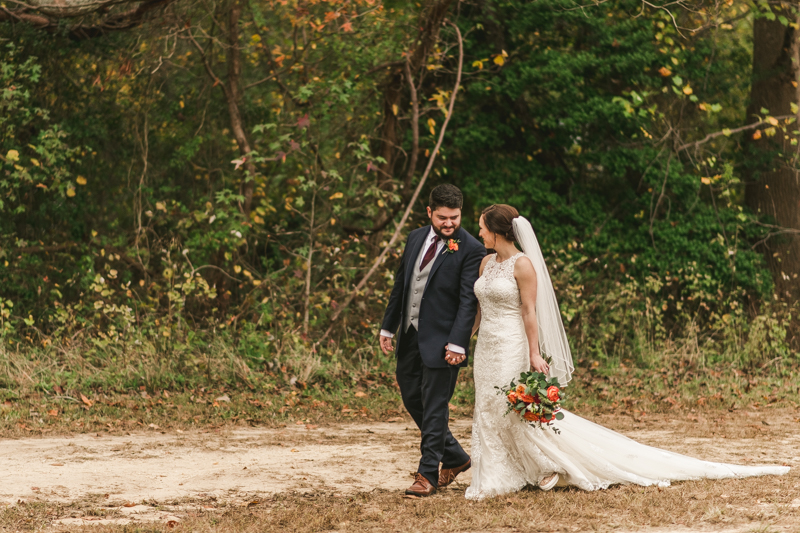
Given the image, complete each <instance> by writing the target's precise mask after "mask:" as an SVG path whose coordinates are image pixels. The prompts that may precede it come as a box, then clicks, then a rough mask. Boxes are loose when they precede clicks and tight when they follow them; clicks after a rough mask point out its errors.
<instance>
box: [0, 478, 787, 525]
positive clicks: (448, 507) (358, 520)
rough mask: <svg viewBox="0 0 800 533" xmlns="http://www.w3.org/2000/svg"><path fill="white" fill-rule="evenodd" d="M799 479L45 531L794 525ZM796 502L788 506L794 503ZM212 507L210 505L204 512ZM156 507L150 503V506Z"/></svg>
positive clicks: (236, 511) (380, 494)
mask: <svg viewBox="0 0 800 533" xmlns="http://www.w3.org/2000/svg"><path fill="white" fill-rule="evenodd" d="M799 482H800V476H798V474H797V473H791V474H789V475H787V476H783V477H768V478H759V479H755V480H752V479H751V480H724V481H707V480H704V481H690V482H683V483H677V484H675V485H673V486H672V487H669V488H666V489H659V488H653V487H650V488H643V487H635V486H620V487H614V488H611V489H608V490H605V491H599V492H584V491H581V490H577V489H555V490H553V491H551V492H542V491H540V490H538V489H534V488H529V489H525V490H523V491H521V492H519V493H516V494H513V495H511V496H507V497H500V498H495V499H491V500H488V501H483V502H471V501H466V500H464V497H463V492H464V488H465V487H464V486H456V487H455V488H452V489H446V490H444V491H442V492H440V493H439V494H437V495H435V496H433V497H431V498H427V499H406V498H403V497H402V496H401V495H400V494H397V493H394V492H391V493H390V492H387V491H381V490H376V491H373V492H371V493H361V494H356V495H351V496H347V495H340V494H331V493H306V494H283V495H277V496H273V497H266V498H264V499H259V500H254V501H251V502H249V503H247V504H243V505H237V506H230V505H226V504H216V503H215V502H213V501H206V502H194V503H189V504H183V505H181V507H182V508H183V509H184V512H182V513H180V516H181V521H180V523H179V524H178V525H177V526H175V527H170V526H168V525H167V524H165V523H164V524H159V523H153V524H149V525H147V524H145V525H141V524H140V525H133V524H130V525H86V526H77V525H73V526H63V525H59V526H56V527H53V528H52V529H51V530H52V531H63V532H73V531H92V532H97V533H100V532H133V531H176V532H177V531H193V532H212V531H213V532H223V531H225V532H228V531H230V532H237V533H249V532H264V533H267V532H284V531H290V530H302V531H304V532H307V533H312V532H317V531H354V532H360V531H412V532H413V531H420V532H423V531H424V532H430V531H434V532H435V531H608V530H613V529H643V528H648V527H650V528H656V527H657V528H676V529H679V528H691V529H693V530H702V529H705V530H719V529H723V528H724V529H728V528H745V527H749V528H751V529H761V530H764V529H765V528H767V527H773V528H774V527H777V528H781V529H784V528H789V529H792V530H796V529H797V528H798V527H800V510H799V509H798V504H797V502H795V496H796V493H797V488H798V486H799V485H798V483H799ZM793 502H795V503H793ZM209 504H210V505H209ZM154 506H155V504H154ZM98 513H102V510H99V511H98V509H97V508H96V507H94V506H88V507H85V508H82V507H81V506H80V505H78V504H76V505H72V506H59V505H56V504H22V505H17V506H14V507H11V508H8V509H6V510H4V511H0V524H2V525H3V526H4V527H6V528H8V529H10V530H27V531H34V530H39V529H40V528H42V527H44V526H46V525H47V524H49V523H52V522H51V520H52V519H53V518H54V517H56V516H62V517H63V516H87V517H89V516H98Z"/></svg>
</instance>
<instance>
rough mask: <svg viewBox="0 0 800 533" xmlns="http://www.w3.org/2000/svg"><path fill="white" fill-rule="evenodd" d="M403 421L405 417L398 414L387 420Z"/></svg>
mask: <svg viewBox="0 0 800 533" xmlns="http://www.w3.org/2000/svg"><path fill="white" fill-rule="evenodd" d="M402 421H403V417H402V416H396V417H394V418H390V419H388V420H387V422H402Z"/></svg>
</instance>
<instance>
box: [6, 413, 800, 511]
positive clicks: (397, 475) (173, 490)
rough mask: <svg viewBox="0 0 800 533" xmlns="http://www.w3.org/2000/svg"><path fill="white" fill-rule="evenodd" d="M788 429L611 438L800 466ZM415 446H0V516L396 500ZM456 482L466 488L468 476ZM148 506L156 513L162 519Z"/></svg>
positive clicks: (291, 440) (181, 438)
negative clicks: (86, 505) (16, 508)
mask: <svg viewBox="0 0 800 533" xmlns="http://www.w3.org/2000/svg"><path fill="white" fill-rule="evenodd" d="M784 418H785V420H782V423H781V424H775V423H773V427H775V428H776V429H771V430H770V432H767V433H763V434H762V433H761V432H759V433H758V435H757V436H756V437H755V438H752V437H751V438H721V437H719V436H710V437H709V436H705V437H703V436H684V435H682V434H681V433H683V432H682V431H681V425H678V426H677V427H675V425H673V424H671V423H670V420H668V419H663V420H653V421H651V422H648V423H645V424H640V425H639V426H638V429H633V428H631V427H628V428H620V427H617V428H616V429H619V430H621V431H622V432H623V433H625V434H626V435H628V436H630V437H632V438H634V439H636V440H638V441H640V442H642V443H645V444H650V445H654V446H659V447H663V448H666V449H670V450H674V451H677V452H681V453H687V454H690V455H694V456H697V457H700V458H703V459H710V460H717V461H725V462H733V463H772V464H790V465H791V464H800V435H798V434H795V433H794V430H793V429H794V426H793V425H792V424H794V425H795V426H796V425H797V424H796V423H794V422H793V420H791V419H789V418H788V417H784ZM599 422H601V423H605V422H608V421H605V420H599ZM470 425H471V421H470V420H469V419H466V418H462V419H460V420H456V421H454V422H452V424H451V428H452V429H453V433H454V434H455V435H456V437H457V438H458V439H459V440H460V441H461V442H462V443H463V444H464V445H465V447H468V445H469V442H470V439H469V435H470ZM607 425H611V427H613V424H607ZM699 433H700V434H704V433H706V432H704V431H700V432H699ZM418 435H419V433H418V431H417V429H416V428H415V427H414V426H413V425H411V424H409V423H403V422H400V423H381V422H374V423H361V424H346V425H345V424H342V425H332V426H322V427H319V428H313V427H312V428H307V427H306V426H300V425H298V426H289V427H285V428H278V429H263V428H243V429H235V430H222V431H213V430H212V431H197V432H185V433H170V434H162V433H158V432H155V431H151V432H149V433H138V434H130V435H124V436H108V435H106V436H99V435H76V436H62V437H48V438H27V439H17V440H5V441H0V506H2V505H13V504H15V503H17V502H20V501H27V502H31V501H51V502H52V501H60V502H65V503H68V502H76V501H94V502H96V503H97V504H100V505H102V506H104V507H114V506H116V507H119V510H120V511H121V512H122V514H123V515H126V518H124V519H123V521H129V520H135V519H137V518H138V519H139V520H162V519H163V520H171V519H172V518H171V516H172V514H174V513H175V512H177V511H176V510H179V509H180V505H181V503H182V502H184V503H185V502H190V501H195V502H197V501H199V500H203V499H205V500H207V499H215V500H217V501H227V502H230V503H231V504H234V505H235V504H246V503H247V502H248V501H249V500H251V499H253V498H256V497H257V496H258V495H264V494H268V493H279V492H287V491H301V492H302V491H320V490H323V491H329V492H335V493H341V494H345V493H353V492H359V491H370V490H372V489H375V488H381V489H388V490H391V491H394V490H396V491H400V490H402V489H404V488H406V487H407V486H408V485H409V484H410V482H411V475H412V473H413V471H414V470H415V469H416V465H417V461H418V458H419V452H418V443H419V440H418V439H419V436H418ZM459 481H462V482H464V483H468V482H469V472H467V473H466V475H464V476H462V477H460V478H459ZM143 502H147V503H154V502H157V503H159V504H160V505H161V510H158V511H154V510H153V507H152V506H149V505H140V504H141V503H143ZM86 520H92V518H70V517H67V518H65V519H62V521H61V523H63V524H69V523H80V522H82V521H86ZM176 520H177V518H176ZM112 521H113V522H117V523H119V522H120V519H114V520H112ZM98 522H105V521H104V520H98ZM84 523H85V522H84Z"/></svg>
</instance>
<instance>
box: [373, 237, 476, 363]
mask: <svg viewBox="0 0 800 533" xmlns="http://www.w3.org/2000/svg"><path fill="white" fill-rule="evenodd" d="M434 237H438V235H437V234H436V232H435V231H433V226H431V229H430V231H429V232H428V236H427V237H426V238H425V242H426V243H427V245H426V246H425V252H427V251H428V248H430V246H431V244H432V243H433V238H434ZM444 245H445V242H444V240H442V239H439V240H438V241H436V253H435V254H433V259H432V260H433V261H436V258H437V257H438V256H439V254H440V253H442V250H443V249H444ZM424 258H425V253H423V254H422V256H421V257H420V260H419V264H418V265H417V266H418V267H421V266H422V260H423V259H424ZM381 337H389V338H390V339H391V338H393V337H394V333H392V332H390V331H386V330H385V329H382V330H381ZM447 347H448V349H449V350H450V351H451V352H455V353H467V351H466V350H465V349H464V348H462V347H461V346H458V345H456V344H448V345H447Z"/></svg>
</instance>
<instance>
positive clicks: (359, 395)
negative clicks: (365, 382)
mask: <svg viewBox="0 0 800 533" xmlns="http://www.w3.org/2000/svg"><path fill="white" fill-rule="evenodd" d="M355 397H356V398H366V397H367V393H366V392H363V391H358V392H356V394H355Z"/></svg>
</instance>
